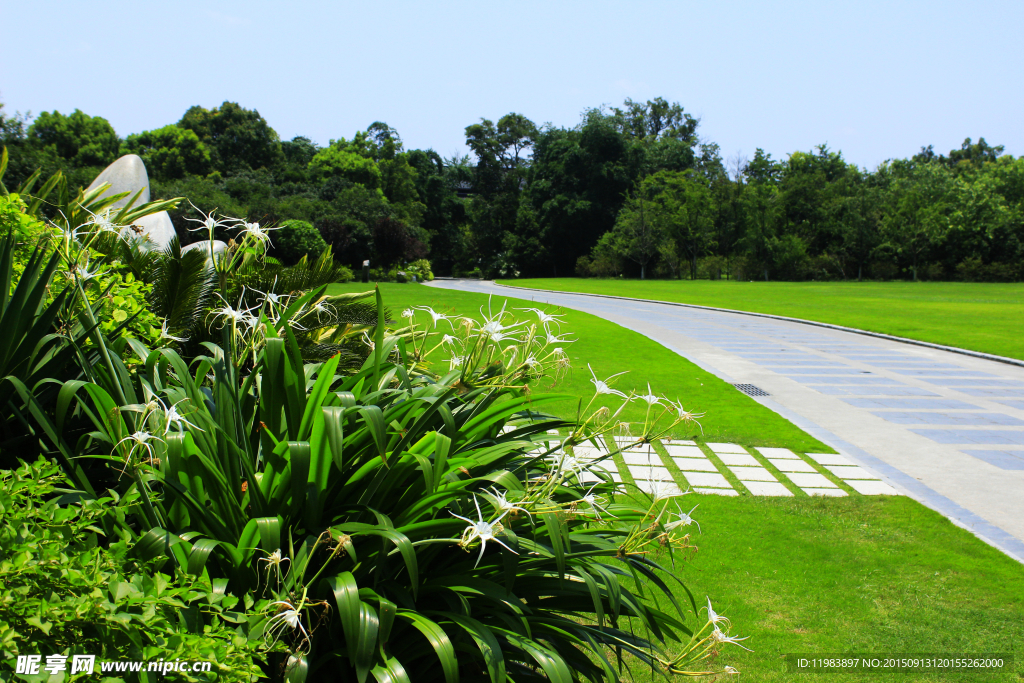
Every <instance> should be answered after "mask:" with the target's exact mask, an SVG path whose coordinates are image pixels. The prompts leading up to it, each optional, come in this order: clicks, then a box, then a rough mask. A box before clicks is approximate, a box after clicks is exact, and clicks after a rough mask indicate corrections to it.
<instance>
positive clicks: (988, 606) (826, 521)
mask: <svg viewBox="0 0 1024 683" xmlns="http://www.w3.org/2000/svg"><path fill="white" fill-rule="evenodd" d="M698 503H700V506H699V507H698V508H697V509H696V511H694V513H693V517H694V518H695V519H696V520H697V521H698V522H700V525H701V528H702V531H703V533H698V532H697V530H696V528H695V527H693V531H692V533H691V539H692V541H693V543H694V544H696V545H697V546H698V548H699V550H698V551H697V552H696V553H695V554H693V555H692V557H691V558H690V559H688V560H683V561H681V562H680V561H679V557H680V556H679V555H678V554H677V555H676V574H677V576H678V577H679V578H680V579H681V580H682V581H683V582H684V583H685V584H686V585H687V587H688V588H689V589H690V590H691V591H692V592H693V593H694V595H695V597H696V598H697V602H698V607H700V606H701V605H702V604H703V605H705V606H706V604H707V602H706V600H705V596H706V595H707V596H710V597H711V600H712V604H713V605H714V607H715V611H717V612H719V613H721V614H725V616H727V617H729V618H730V619H732V621H733V631H732V632H733V635H740V636H750V639H749V640H745V641H743V644H744V645H746V646H747V647H749V648H751V649H752V650H753V652H752V653H751V652H745V651H743V650H741V649H740V648H738V647H735V646H733V645H728V646H725V647H723V648H722V652H721V656H720V657H719V659H718V663H719V665H720V666H721V665H730V666H733V667H735V668H736V669H738V670H739V671H740V672H741V673H742V675H741V676H740V677H739V680H741V681H772V682H775V681H779V682H781V681H808V682H811V681H828V682H829V683H833V682H838V681H851V682H853V681H875V680H878V681H893V680H898V681H1020V680H1022V679H1024V654H1022V652H1024V565H1021V564H1020V563H1018V562H1015V561H1014V560H1012V559H1010V558H1008V557H1006V556H1005V555H1003V554H1002V553H1001V552H999V551H998V550H996V549H994V548H992V547H990V546H988V545H986V544H985V543H983V542H982V541H980V540H978V539H977V538H975V537H974V536H973V535H971V534H970V533H969V532H967V531H965V530H963V529H960V528H958V527H956V526H954V525H953V524H952V523H951V522H950V521H949V520H947V519H945V518H944V517H942V515H940V514H938V513H936V512H933V511H932V510H929V509H928V508H926V507H924V506H923V505H921V504H920V503H917V502H916V501H914V500H912V499H910V498H906V497H904V496H850V497H848V498H754V497H740V498H725V497H720V496H711V495H706V496H697V495H688V496H684V497H683V498H682V499H680V500H679V504H680V505H681V506H682V509H683V511H684V512H687V511H689V510H690V508H692V507H693V506H694V505H696V504H698ZM658 559H659V561H661V562H664V563H666V564H667V563H668V558H667V557H661V558H658ZM680 593H681V592H680ZM678 599H680V600H682V601H685V595H683V594H680V595H678ZM661 603H662V609H666V610H671V609H672V608H671V605H670V604H669V603H668V601H667V600H664V599H662V600H661ZM701 616H702V617H703V616H704V615H703V613H702V614H701ZM688 623H689V624H691V625H692V624H693V619H692V617H690V621H688ZM983 652H1004V653H1005V652H1014V656H1015V659H1016V662H1015V664H1014V668H1013V670H1012V671H1013V672H1012V673H1009V672H1007V673H1003V674H991V673H990V674H985V673H940V672H932V673H920V674H907V673H903V674H855V673H848V674H829V675H826V674H800V675H797V674H791V673H788V670H787V668H786V664H785V661H784V660H783V659H782V656H783V655H785V654H788V653H808V654H811V653H850V654H852V653H862V654H863V653H878V654H879V655H882V654H885V653H906V654H910V653H935V654H947V655H951V654H958V653H963V654H970V653H983ZM637 673H640V672H639V671H638V672H637ZM636 678H637V680H638V681H639V680H643V681H647V680H653V679H651V678H650V677H649V674H647V675H643V674H641V675H638V676H637V677H636ZM657 680H664V679H660V678H659V679H657Z"/></svg>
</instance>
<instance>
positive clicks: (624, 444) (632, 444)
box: [615, 436, 651, 450]
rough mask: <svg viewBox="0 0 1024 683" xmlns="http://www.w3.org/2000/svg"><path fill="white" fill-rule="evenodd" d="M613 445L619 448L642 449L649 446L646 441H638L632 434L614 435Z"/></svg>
mask: <svg viewBox="0 0 1024 683" xmlns="http://www.w3.org/2000/svg"><path fill="white" fill-rule="evenodd" d="M615 445H616V447H618V448H619V449H620V450H626V449H628V450H643V449H647V448H650V447H651V445H650V444H647V443H638V441H637V439H636V437H632V436H616V437H615Z"/></svg>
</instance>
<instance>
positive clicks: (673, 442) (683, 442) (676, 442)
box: [661, 439, 697, 446]
mask: <svg viewBox="0 0 1024 683" xmlns="http://www.w3.org/2000/svg"><path fill="white" fill-rule="evenodd" d="M661 443H663V444H664V445H665V446H696V445H697V442H696V441H689V440H687V439H662V440H661Z"/></svg>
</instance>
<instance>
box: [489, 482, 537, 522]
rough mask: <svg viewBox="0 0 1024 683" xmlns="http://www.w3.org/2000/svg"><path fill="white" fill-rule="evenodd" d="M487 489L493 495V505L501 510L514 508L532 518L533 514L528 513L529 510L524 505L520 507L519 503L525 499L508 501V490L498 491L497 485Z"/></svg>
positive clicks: (507, 510) (510, 510) (505, 510)
mask: <svg viewBox="0 0 1024 683" xmlns="http://www.w3.org/2000/svg"><path fill="white" fill-rule="evenodd" d="M489 490H490V491H491V493H492V494H493V495H494V499H495V500H494V502H495V504H496V505H495V507H497V508H498V509H499V510H501V511H502V512H514V511H516V510H519V511H520V512H525V513H526V514H527V515H529V516H530V519H533V515H531V514H530V511H529V510H527V509H526V508H524V507H520V504H521V503H525V502H526V501H523V500H520V501H518V502H513V501H510V500H509V499H508V491H499V490H498V489H497V487H494V486H492V487H491V488H490V489H489Z"/></svg>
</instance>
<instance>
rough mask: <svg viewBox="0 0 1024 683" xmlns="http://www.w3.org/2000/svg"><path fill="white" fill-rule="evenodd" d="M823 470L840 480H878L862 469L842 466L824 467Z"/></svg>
mask: <svg viewBox="0 0 1024 683" xmlns="http://www.w3.org/2000/svg"><path fill="white" fill-rule="evenodd" d="M825 469H826V470H828V471H829V472H831V473H832V474H834V475H836V476H837V477H839V478H840V479H842V480H844V481H845V480H847V479H878V477H876V476H875V475H873V474H871V473H870V472H868V471H867V470H866V469H864V468H863V467H857V466H856V465H854V466H853V467H847V466H843V465H825Z"/></svg>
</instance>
